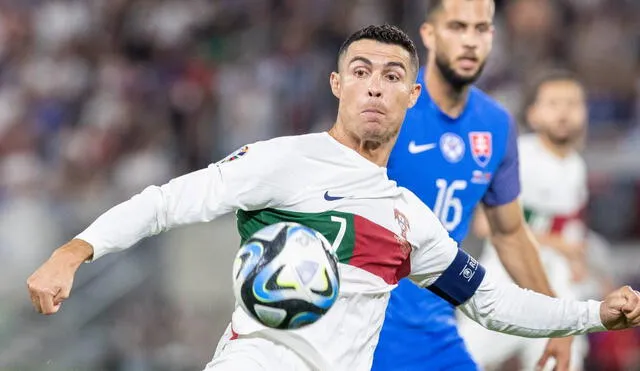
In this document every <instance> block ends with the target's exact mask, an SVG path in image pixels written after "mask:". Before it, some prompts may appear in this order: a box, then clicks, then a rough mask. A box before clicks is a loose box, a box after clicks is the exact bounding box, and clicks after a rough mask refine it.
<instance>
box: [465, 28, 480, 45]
mask: <svg viewBox="0 0 640 371" xmlns="http://www.w3.org/2000/svg"><path fill="white" fill-rule="evenodd" d="M479 42H480V36H479V35H478V34H477V33H476V32H475V30H473V29H472V28H469V29H467V30H466V31H465V32H464V34H463V35H462V45H463V46H464V47H465V48H467V49H472V50H473V49H476V48H477V47H478V43H479Z"/></svg>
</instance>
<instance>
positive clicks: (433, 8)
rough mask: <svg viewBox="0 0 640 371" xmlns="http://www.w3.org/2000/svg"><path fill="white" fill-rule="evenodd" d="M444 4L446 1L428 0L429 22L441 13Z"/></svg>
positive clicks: (427, 13)
mask: <svg viewBox="0 0 640 371" xmlns="http://www.w3.org/2000/svg"><path fill="white" fill-rule="evenodd" d="M469 1H473V0H469ZM492 1H493V2H494V3H495V0H492ZM443 2H444V0H428V1H427V12H426V16H425V19H426V20H427V22H429V21H431V20H433V15H434V14H435V13H437V12H438V11H440V9H442V3H443ZM494 12H495V5H494Z"/></svg>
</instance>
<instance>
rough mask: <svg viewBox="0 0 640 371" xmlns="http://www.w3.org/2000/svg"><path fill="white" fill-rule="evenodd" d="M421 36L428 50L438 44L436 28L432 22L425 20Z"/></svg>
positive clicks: (421, 27) (421, 28)
mask: <svg viewBox="0 0 640 371" xmlns="http://www.w3.org/2000/svg"><path fill="white" fill-rule="evenodd" d="M420 38H421V39H422V44H423V45H424V47H425V48H427V49H428V50H432V49H433V48H434V46H435V44H436V38H435V29H434V27H433V24H432V23H430V22H424V23H423V24H422V26H420Z"/></svg>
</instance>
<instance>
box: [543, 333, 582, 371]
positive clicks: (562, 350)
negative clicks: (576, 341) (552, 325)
mask: <svg viewBox="0 0 640 371" xmlns="http://www.w3.org/2000/svg"><path fill="white" fill-rule="evenodd" d="M572 342H573V337H565V338H555V339H549V341H548V342H547V346H546V347H545V349H544V353H543V354H542V357H540V360H539V361H538V364H537V365H536V370H543V369H544V367H545V365H546V364H547V362H548V361H549V359H550V358H554V359H555V361H556V365H555V367H554V368H553V370H554V371H569V369H570V367H571V343H572Z"/></svg>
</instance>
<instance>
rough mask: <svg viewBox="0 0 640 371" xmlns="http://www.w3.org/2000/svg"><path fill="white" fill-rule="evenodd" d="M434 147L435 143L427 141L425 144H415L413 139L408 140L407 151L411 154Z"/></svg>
mask: <svg viewBox="0 0 640 371" xmlns="http://www.w3.org/2000/svg"><path fill="white" fill-rule="evenodd" d="M434 148H436V144H435V143H427V144H420V145H417V144H416V142H415V141H413V140H412V141H411V142H409V153H411V154H414V155H415V154H418V153H422V152H425V151H428V150H430V149H434Z"/></svg>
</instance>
